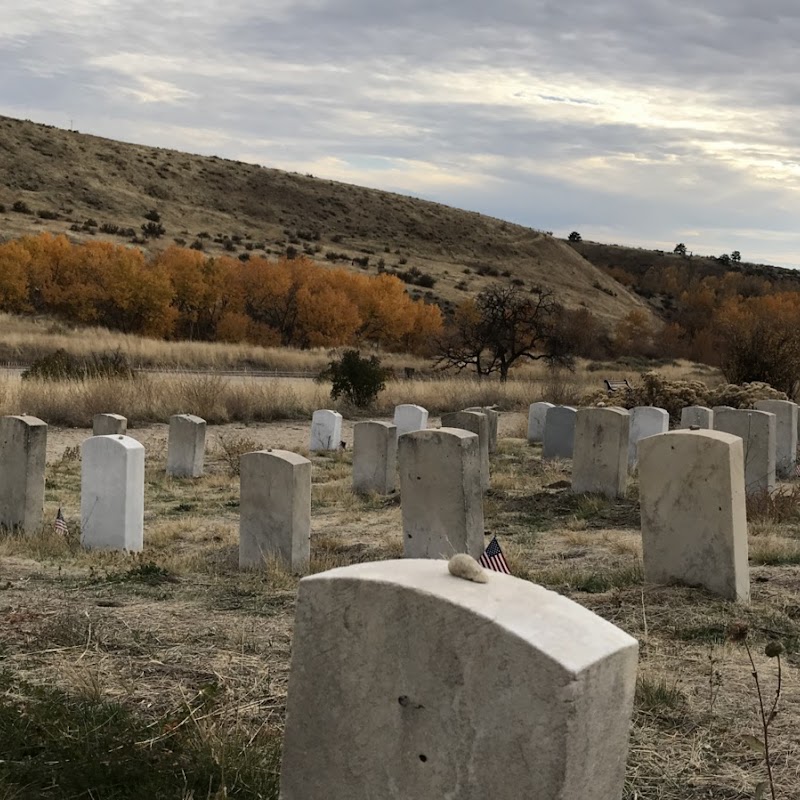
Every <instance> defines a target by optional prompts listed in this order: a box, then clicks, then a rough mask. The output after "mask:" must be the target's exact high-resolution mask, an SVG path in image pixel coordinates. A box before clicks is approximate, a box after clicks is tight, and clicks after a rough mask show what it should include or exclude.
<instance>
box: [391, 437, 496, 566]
mask: <svg viewBox="0 0 800 800" xmlns="http://www.w3.org/2000/svg"><path fill="white" fill-rule="evenodd" d="M397 460H398V466H399V475H400V500H401V503H400V505H401V511H402V515H403V553H404V555H405V557H406V558H450V556H452V555H453V554H454V553H468V554H469V555H471V556H472V557H473V558H478V557H479V556H480V555H481V553H483V549H484V543H483V491H482V486H481V476H482V469H481V448H480V442H479V439H478V436H477V435H476V434H474V433H470V432H468V431H466V430H463V429H455V428H440V429H438V430H436V429H428V430H424V431H415V432H413V433H407V434H405V435H404V436H401V437H400V438H399V439H398V452H397Z"/></svg>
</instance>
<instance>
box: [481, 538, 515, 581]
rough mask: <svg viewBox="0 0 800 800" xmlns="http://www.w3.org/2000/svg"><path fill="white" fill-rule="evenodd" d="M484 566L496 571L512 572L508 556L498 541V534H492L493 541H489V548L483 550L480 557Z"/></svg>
mask: <svg viewBox="0 0 800 800" xmlns="http://www.w3.org/2000/svg"><path fill="white" fill-rule="evenodd" d="M478 561H479V562H480V564H481V566H482V567H486V569H492V570H494V571H495V572H505V574H506V575H510V574H511V570H510V569H509V568H508V564H507V563H506V558H505V556H504V555H503V551H502V550H501V549H500V543H499V542H498V541H497V537H496V536H492V541H491V542H489V545H488V546H487V548H486V549H485V550H484V551H483V555H482V556H481V557H480V558H479V559H478Z"/></svg>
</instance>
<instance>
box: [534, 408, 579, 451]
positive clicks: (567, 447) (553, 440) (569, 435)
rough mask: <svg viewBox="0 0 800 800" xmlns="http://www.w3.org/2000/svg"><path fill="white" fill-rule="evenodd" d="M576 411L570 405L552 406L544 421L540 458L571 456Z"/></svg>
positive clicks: (573, 443)
mask: <svg viewBox="0 0 800 800" xmlns="http://www.w3.org/2000/svg"><path fill="white" fill-rule="evenodd" d="M576 418H577V411H576V409H575V408H573V407H572V406H553V408H550V409H548V410H547V414H546V415H545V423H544V438H543V444H542V458H545V459H551V458H572V452H573V448H574V447H575V422H576Z"/></svg>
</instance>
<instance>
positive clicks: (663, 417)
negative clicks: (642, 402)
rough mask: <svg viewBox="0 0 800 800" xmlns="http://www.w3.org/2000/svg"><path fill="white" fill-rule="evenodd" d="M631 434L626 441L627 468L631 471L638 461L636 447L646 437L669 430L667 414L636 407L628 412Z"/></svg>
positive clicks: (649, 407) (656, 409)
mask: <svg viewBox="0 0 800 800" xmlns="http://www.w3.org/2000/svg"><path fill="white" fill-rule="evenodd" d="M630 415H631V434H630V438H629V440H628V467H630V469H633V468H634V467H635V466H636V462H637V460H638V451H637V445H638V444H639V440H640V439H644V438H645V437H646V436H655V435H656V434H659V433H666V432H667V431H668V430H669V413H668V412H667V411H665V410H664V409H663V408H655V407H654V406H637V407H636V408H634V409H632V410H631V412H630Z"/></svg>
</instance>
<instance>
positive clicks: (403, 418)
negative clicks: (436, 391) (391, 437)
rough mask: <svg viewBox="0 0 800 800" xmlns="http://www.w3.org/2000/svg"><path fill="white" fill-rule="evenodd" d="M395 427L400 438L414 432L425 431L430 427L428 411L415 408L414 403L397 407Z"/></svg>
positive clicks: (395, 409)
mask: <svg viewBox="0 0 800 800" xmlns="http://www.w3.org/2000/svg"><path fill="white" fill-rule="evenodd" d="M394 426H395V428H397V435H398V436H402V435H403V434H404V433H413V432H414V431H424V430H425V428H427V427H428V411H427V409H424V408H423V407H422V406H415V405H413V404H412V403H404V404H403V405H400V406H395V407H394Z"/></svg>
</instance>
